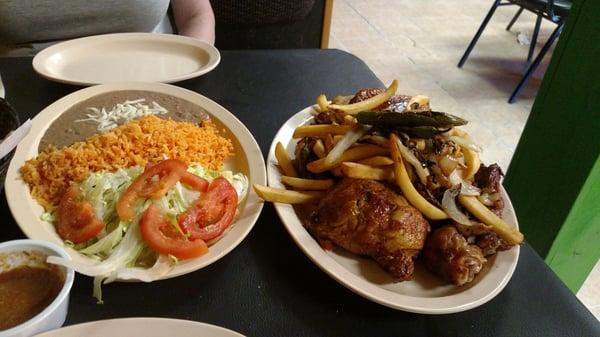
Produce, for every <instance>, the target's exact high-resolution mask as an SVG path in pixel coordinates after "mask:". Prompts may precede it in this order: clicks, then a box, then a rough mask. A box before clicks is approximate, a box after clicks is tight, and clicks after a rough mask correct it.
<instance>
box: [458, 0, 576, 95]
mask: <svg viewBox="0 0 600 337" xmlns="http://www.w3.org/2000/svg"><path fill="white" fill-rule="evenodd" d="M510 5H516V6H519V10H518V11H517V13H516V14H515V16H514V17H513V18H512V20H510V23H509V24H508V26H507V27H506V30H510V28H511V27H512V25H513V24H514V23H515V21H517V19H518V18H519V16H520V15H521V13H522V12H523V10H524V9H526V10H529V11H531V12H533V13H535V14H536V15H537V19H536V20H535V28H534V30H533V35H532V38H531V45H530V46H529V53H528V54H527V64H528V67H527V71H526V72H525V74H524V75H523V78H521V81H520V82H519V84H518V85H517V87H516V88H515V90H514V91H513V93H512V94H511V95H510V98H509V99H508V102H509V103H513V102H514V101H515V99H516V98H517V97H518V96H519V94H520V93H521V91H522V90H523V88H524V87H525V85H526V84H527V82H528V81H529V78H530V77H531V75H532V74H533V73H534V72H535V70H536V69H537V67H538V66H539V65H540V63H541V62H542V59H543V58H544V56H545V55H546V53H547V52H548V50H549V49H550V47H551V46H552V44H553V43H554V41H556V39H557V38H558V36H559V35H560V33H561V32H562V29H563V27H564V20H565V18H566V17H567V16H568V15H569V12H570V11H571V5H572V1H571V0H507V1H506V2H502V0H494V4H493V5H492V8H490V11H489V12H488V13H487V15H486V16H485V18H484V19H483V22H482V23H481V26H480V27H479V29H478V30H477V33H475V36H474V37H473V40H472V41H471V43H469V46H468V47H467V50H466V51H465V53H464V55H463V56H462V58H461V59H460V61H459V62H458V67H459V68H461V67H462V66H463V65H464V64H465V62H466V61H467V58H468V57H469V54H470V53H471V51H472V50H473V47H475V44H476V43H477V40H479V37H480V36H481V33H482V32H483V30H484V29H485V27H486V26H487V24H488V22H489V21H490V19H491V18H492V15H494V12H495V11H496V8H498V7H499V6H510ZM542 19H547V20H550V21H552V22H554V23H556V24H557V26H556V28H555V29H554V31H553V32H552V34H551V35H550V37H549V38H548V41H546V43H545V44H544V46H543V47H542V49H541V50H540V52H539V54H538V55H537V56H536V58H535V60H533V62H531V59H532V57H533V53H534V51H535V45H536V42H537V37H538V33H539V31H540V26H541V24H542Z"/></svg>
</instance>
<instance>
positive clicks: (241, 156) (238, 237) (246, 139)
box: [4, 82, 266, 278]
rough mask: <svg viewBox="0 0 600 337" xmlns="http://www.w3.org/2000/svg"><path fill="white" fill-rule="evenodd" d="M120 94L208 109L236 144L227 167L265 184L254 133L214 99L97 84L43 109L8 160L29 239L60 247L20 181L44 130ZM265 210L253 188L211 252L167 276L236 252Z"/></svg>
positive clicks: (14, 200)
mask: <svg viewBox="0 0 600 337" xmlns="http://www.w3.org/2000/svg"><path fill="white" fill-rule="evenodd" d="M116 90H147V91H154V92H159V93H163V94H167V95H171V96H174V97H178V98H181V99H185V100H187V101H189V102H191V103H194V104H196V105H198V106H200V107H202V108H204V109H205V110H206V111H207V113H208V114H209V115H210V117H211V119H212V120H213V121H214V122H215V124H216V125H217V126H218V127H219V129H224V133H222V134H223V135H224V136H225V137H227V138H229V139H231V140H232V142H233V145H234V153H235V155H234V156H233V158H231V159H229V160H228V161H227V162H226V163H225V165H226V167H227V168H228V169H231V170H233V171H235V172H241V173H243V174H245V175H246V176H247V177H248V179H249V181H250V184H265V183H266V177H265V163H264V160H263V156H262V153H261V151H260V148H259V147H258V144H257V143H256V140H254V137H253V136H252V134H250V131H248V129H247V128H246V127H245V126H244V125H243V124H242V122H240V121H239V120H238V119H237V118H236V117H235V116H233V115H232V114H231V113H230V112H229V111H227V110H226V109H225V108H223V107H222V106H220V105H218V104H217V103H215V102H213V101H212V100H210V99H208V98H206V97H204V96H202V95H200V94H198V93H195V92H193V91H190V90H186V89H182V88H179V87H176V86H172V85H168V84H161V83H135V82H129V83H112V84H103V85H97V86H93V87H89V88H85V89H82V90H79V91H76V92H74V93H72V94H70V95H68V96H65V97H63V98H61V99H60V100H58V101H56V102H54V103H52V104H51V105H49V106H48V107H46V108H45V109H44V110H42V111H41V112H40V113H39V114H38V115H37V116H36V117H35V118H34V119H33V121H32V122H33V124H32V127H31V131H30V132H29V134H28V135H27V137H25V138H24V139H23V141H22V142H21V143H20V144H19V146H18V147H17V150H16V151H15V154H14V157H13V159H12V161H11V162H10V166H9V167H8V171H7V174H6V182H5V185H4V189H5V192H6V199H7V201H8V206H9V207H10V210H11V212H12V214H13V217H14V218H15V220H16V222H17V224H19V226H20V227H21V230H22V231H23V233H25V235H27V236H28V237H29V238H31V239H37V240H46V241H50V242H54V243H56V244H59V245H62V243H63V242H62V240H61V239H60V237H59V236H58V235H57V234H56V231H55V230H54V227H53V226H52V225H51V224H50V223H48V222H44V221H42V220H41V219H40V216H41V215H42V213H43V208H42V206H40V205H39V204H38V203H37V202H36V201H35V200H34V199H33V198H32V197H31V194H30V193H29V187H28V186H27V184H26V183H25V182H24V181H23V180H21V178H20V175H19V169H20V167H21V166H22V165H23V164H24V163H25V161H26V160H28V159H30V158H34V157H35V156H37V154H38V150H37V149H38V144H39V142H40V139H41V138H42V136H43V135H44V133H45V131H46V129H47V128H48V126H49V125H50V124H52V122H53V121H54V120H55V119H56V118H58V116H60V115H61V114H62V113H63V112H65V111H66V110H67V109H69V108H70V107H71V106H73V105H75V104H77V103H79V102H81V101H83V100H86V99H88V98H90V97H93V96H96V95H99V94H102V93H106V92H110V91H116ZM261 209H262V202H261V201H260V200H259V199H258V197H257V196H256V194H255V193H254V191H252V189H250V191H249V193H248V197H247V199H246V201H245V203H242V205H240V214H239V215H238V217H237V218H236V221H235V223H234V224H233V225H232V227H231V230H229V232H227V233H226V234H225V235H224V236H223V237H222V238H221V239H220V240H219V241H217V242H216V243H215V244H213V245H212V246H210V248H209V250H208V253H207V254H205V255H203V256H200V257H198V258H194V259H190V260H183V261H180V262H179V263H178V264H177V265H176V266H175V267H174V268H173V269H172V270H171V271H170V272H169V273H168V274H167V275H166V276H165V277H163V278H171V277H175V276H178V275H182V274H186V273H189V272H192V271H195V270H198V269H200V268H203V267H206V266H208V265H209V264H211V263H213V262H215V261H217V260H218V259H220V258H222V257H223V256H225V255H226V254H227V253H229V252H230V251H231V250H232V249H234V248H235V247H236V246H237V245H238V244H239V243H240V242H242V240H243V239H244V238H245V237H246V235H248V233H249V232H250V230H251V229H252V227H253V226H254V223H255V222H256V220H257V219H258V216H259V214H260V211H261ZM65 249H66V250H67V253H68V254H69V255H70V256H71V258H72V259H73V260H74V261H79V262H86V261H87V262H89V261H88V260H89V259H88V258H86V257H84V256H83V255H81V254H79V253H78V252H77V251H75V250H73V249H71V248H67V247H65Z"/></svg>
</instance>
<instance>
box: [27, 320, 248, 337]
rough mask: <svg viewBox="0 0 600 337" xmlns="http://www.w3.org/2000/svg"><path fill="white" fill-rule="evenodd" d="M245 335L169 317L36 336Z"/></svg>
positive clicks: (91, 324) (75, 327) (71, 328)
mask: <svg viewBox="0 0 600 337" xmlns="http://www.w3.org/2000/svg"><path fill="white" fill-rule="evenodd" d="M81 336H86V337H106V336H111V337H130V336H144V337H164V336H178V337H197V336H211V337H244V336H243V335H241V334H239V333H237V332H235V331H231V330H229V329H225V328H221V327H218V326H215V325H211V324H206V323H201V322H194V321H185V320H180V319H170V318H149V317H148V318H146V317H138V318H120V319H107V320H103V321H96V322H89V323H82V324H77V325H72V326H67V327H64V328H61V329H58V330H53V331H48V332H45V333H42V334H39V335H36V337H81Z"/></svg>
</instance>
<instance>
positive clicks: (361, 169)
mask: <svg viewBox="0 0 600 337" xmlns="http://www.w3.org/2000/svg"><path fill="white" fill-rule="evenodd" d="M340 168H341V169H342V173H343V174H344V176H346V177H349V178H356V179H371V180H380V181H385V180H392V179H394V171H393V170H392V169H391V168H378V167H373V166H369V165H363V164H359V163H352V162H344V163H342V164H341V165H340Z"/></svg>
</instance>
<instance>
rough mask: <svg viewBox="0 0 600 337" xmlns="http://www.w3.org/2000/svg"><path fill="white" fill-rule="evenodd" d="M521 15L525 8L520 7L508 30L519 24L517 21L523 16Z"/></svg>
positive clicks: (507, 27)
mask: <svg viewBox="0 0 600 337" xmlns="http://www.w3.org/2000/svg"><path fill="white" fill-rule="evenodd" d="M521 13H523V7H519V10H518V11H517V13H516V14H515V16H513V18H512V19H511V20H510V22H509V23H508V26H506V30H508V31H510V29H511V28H512V26H513V25H514V24H515V22H517V19H518V18H519V16H521Z"/></svg>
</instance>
